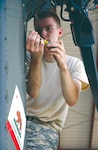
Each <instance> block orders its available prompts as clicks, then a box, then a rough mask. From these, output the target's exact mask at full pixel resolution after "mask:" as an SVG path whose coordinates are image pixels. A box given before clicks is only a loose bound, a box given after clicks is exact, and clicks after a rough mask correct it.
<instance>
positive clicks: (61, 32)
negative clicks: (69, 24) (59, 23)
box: [59, 28, 63, 37]
mask: <svg viewBox="0 0 98 150" xmlns="http://www.w3.org/2000/svg"><path fill="white" fill-rule="evenodd" d="M62 35H63V28H60V29H59V37H61V36H62Z"/></svg>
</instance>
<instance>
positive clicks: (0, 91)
mask: <svg viewBox="0 0 98 150" xmlns="http://www.w3.org/2000/svg"><path fill="white" fill-rule="evenodd" d="M4 7H5V0H1V1H0V19H1V21H0V149H2V150H3V149H5V143H4V139H5V138H6V130H5V119H6V99H5V91H6V90H5V89H6V87H5V86H6V85H5V84H6V81H5V80H6V72H5V63H6V60H5V55H6V47H5V30H3V29H4V28H5V18H4V17H5V11H4Z"/></svg>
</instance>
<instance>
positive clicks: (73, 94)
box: [60, 69, 81, 106]
mask: <svg viewBox="0 0 98 150" xmlns="http://www.w3.org/2000/svg"><path fill="white" fill-rule="evenodd" d="M60 74H61V86H62V93H63V96H64V98H65V100H66V102H67V104H68V105H70V106H72V105H74V104H75V103H76V102H77V100H78V97H79V93H80V90H81V82H80V81H78V80H77V81H75V80H73V79H72V77H71V75H70V72H69V70H68V69H65V70H60Z"/></svg>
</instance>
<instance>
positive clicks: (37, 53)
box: [26, 31, 44, 60]
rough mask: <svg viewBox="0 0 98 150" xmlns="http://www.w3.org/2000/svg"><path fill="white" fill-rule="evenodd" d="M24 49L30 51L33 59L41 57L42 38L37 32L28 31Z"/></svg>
mask: <svg viewBox="0 0 98 150" xmlns="http://www.w3.org/2000/svg"><path fill="white" fill-rule="evenodd" d="M26 49H27V50H28V51H29V52H30V53H31V56H33V59H34V60H38V59H40V58H42V56H43V53H44V40H43V39H42V38H41V37H40V35H39V34H38V33H37V32H35V31H32V32H30V34H29V36H28V38H27V42H26Z"/></svg>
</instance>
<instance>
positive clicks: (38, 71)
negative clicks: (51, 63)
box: [26, 59, 42, 98]
mask: <svg viewBox="0 0 98 150" xmlns="http://www.w3.org/2000/svg"><path fill="white" fill-rule="evenodd" d="M41 81H42V60H40V61H34V60H33V59H32V60H31V63H30V68H29V72H28V75H27V83H26V84H27V92H28V94H29V95H30V96H31V97H33V98H35V97H37V96H38V94H39V90H40V86H41Z"/></svg>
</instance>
